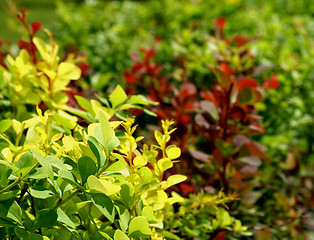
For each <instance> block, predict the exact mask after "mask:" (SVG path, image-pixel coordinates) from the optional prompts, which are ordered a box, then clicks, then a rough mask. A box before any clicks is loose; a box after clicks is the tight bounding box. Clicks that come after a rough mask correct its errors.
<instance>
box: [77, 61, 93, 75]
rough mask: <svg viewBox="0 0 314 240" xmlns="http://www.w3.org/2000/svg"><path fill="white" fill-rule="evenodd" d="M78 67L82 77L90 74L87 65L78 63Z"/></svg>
mask: <svg viewBox="0 0 314 240" xmlns="http://www.w3.org/2000/svg"><path fill="white" fill-rule="evenodd" d="M78 67H79V68H80V69H81V72H82V76H86V75H87V74H88V72H90V70H91V68H90V66H89V65H88V63H79V64H78Z"/></svg>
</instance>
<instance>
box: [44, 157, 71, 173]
mask: <svg viewBox="0 0 314 240" xmlns="http://www.w3.org/2000/svg"><path fill="white" fill-rule="evenodd" d="M46 159H47V161H48V162H49V163H50V164H51V166H53V167H55V168H57V169H59V170H61V169H62V170H71V169H72V167H71V166H70V165H68V164H65V163H64V162H63V161H62V160H61V159H59V158H57V157H55V156H47V157H46Z"/></svg>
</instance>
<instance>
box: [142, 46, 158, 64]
mask: <svg viewBox="0 0 314 240" xmlns="http://www.w3.org/2000/svg"><path fill="white" fill-rule="evenodd" d="M140 50H141V52H143V53H145V56H144V61H145V62H148V61H149V60H150V59H151V58H152V57H153V56H155V49H153V48H150V49H148V48H140Z"/></svg>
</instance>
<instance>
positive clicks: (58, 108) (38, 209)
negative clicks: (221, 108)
mask: <svg viewBox="0 0 314 240" xmlns="http://www.w3.org/2000/svg"><path fill="white" fill-rule="evenodd" d="M21 14H22V16H21V20H22V22H23V23H25V22H24V19H25V12H24V11H21ZM25 25H26V24H25ZM33 25H34V24H32V26H33ZM38 26H39V25H38ZM32 34H33V33H32ZM32 34H31V36H32ZM51 39H52V37H51ZM33 43H34V45H32V44H33ZM29 46H34V49H31V50H30V49H28V50H29V51H27V50H25V49H24V48H28V47H29ZM35 47H36V48H37V49H38V52H39V53H38V52H37V50H36V49H35ZM55 48H57V46H56V45H54V43H53V41H51V45H48V44H46V43H44V42H43V41H42V40H41V39H39V38H31V41H30V43H26V42H24V43H23V47H22V50H21V51H20V53H19V55H18V57H17V60H16V62H17V63H16V64H15V65H14V66H15V67H12V66H13V64H12V61H13V60H12V59H13V58H12V57H11V56H10V55H8V56H7V58H6V65H5V67H7V69H5V68H4V70H3V72H2V75H3V76H2V78H3V79H5V80H6V83H7V85H8V86H12V85H13V84H12V82H14V81H16V79H15V78H14V77H12V76H19V75H20V74H15V73H16V72H18V73H26V74H25V76H26V77H25V78H24V76H23V78H21V80H22V81H21V82H22V83H21V86H20V88H21V89H20V90H19V91H20V92H19V93H21V94H24V91H28V90H29V89H30V88H31V89H33V90H34V89H35V90H37V91H38V93H41V96H43V97H41V98H40V99H35V100H36V101H35V100H34V99H31V100H30V101H28V100H25V99H21V100H20V103H21V104H26V103H27V104H30V105H36V104H39V103H41V102H44V103H45V104H46V107H47V108H48V110H46V111H44V112H43V111H42V110H41V109H40V108H39V107H38V105H37V107H36V111H37V114H34V113H32V112H29V113H28V115H29V116H31V118H27V119H25V120H24V121H22V122H20V121H18V120H16V119H12V120H11V119H3V120H1V135H0V139H1V145H0V146H1V149H0V152H1V154H0V157H1V159H0V168H1V173H2V174H1V176H2V177H1V182H0V206H1V207H0V209H1V210H0V221H1V227H0V233H1V238H4V239H11V238H14V239H16V238H21V239H64V237H66V238H69V239H130V238H131V239H143V238H151V239H163V237H162V235H163V234H162V229H163V219H164V212H163V209H164V208H165V207H167V206H169V205H172V204H174V203H176V202H178V201H180V200H181V197H180V196H178V195H174V196H172V197H168V195H167V194H166V192H165V190H166V189H167V188H169V187H171V186H173V185H175V184H177V183H180V182H182V181H184V180H185V179H186V177H185V176H182V175H172V176H170V177H169V178H167V179H166V180H164V179H163V175H164V172H165V171H166V170H167V169H169V168H171V167H172V166H173V164H174V162H176V161H177V160H176V159H177V158H179V157H180V149H179V148H177V147H176V146H174V145H167V142H168V141H169V140H170V134H171V133H172V132H173V131H174V130H175V129H172V130H170V126H171V125H172V124H173V122H170V121H164V122H163V132H159V131H156V132H155V135H156V141H157V145H152V146H147V145H145V144H144V145H143V147H142V149H139V148H138V147H137V145H138V142H139V141H141V140H142V139H143V137H137V138H135V137H133V133H134V131H135V130H136V126H133V123H134V120H133V119H132V118H128V119H126V120H125V121H117V120H113V121H109V120H110V119H111V118H112V117H113V116H114V115H115V114H116V113H119V112H120V111H122V110H125V109H129V108H132V107H138V108H142V107H141V106H143V105H147V104H150V103H151V101H147V100H146V99H145V98H144V97H143V96H139V95H134V96H132V97H131V98H128V96H127V95H126V94H125V92H124V91H123V89H122V88H121V87H120V86H117V87H116V88H115V90H114V91H113V92H112V93H111V94H110V95H109V99H108V100H106V99H102V98H100V100H101V101H103V102H105V103H106V104H107V107H104V106H102V105H101V104H100V102H98V101H97V100H91V101H88V100H86V99H84V98H82V97H80V96H77V97H76V98H77V100H78V104H79V106H80V107H82V108H83V109H84V110H86V111H87V112H85V111H82V110H79V109H75V108H70V107H66V105H65V103H66V102H67V101H66V100H67V96H66V95H65V93H64V92H63V91H64V90H66V88H67V85H68V84H69V79H72V78H74V79H78V78H79V77H80V72H79V70H78V68H77V67H76V66H75V65H74V64H72V63H64V62H63V63H60V64H58V61H57V60H56V59H58V56H57V55H56V51H54V49H55ZM47 51H48V52H47ZM48 53H50V54H48ZM38 55H40V56H41V57H42V59H40V60H39V59H38V58H37V57H38ZM29 56H32V57H29ZM11 60H12V61H11ZM22 63H23V64H22ZM64 64H65V65H66V66H65V67H66V70H67V71H65V70H64V69H63V67H62V65H64ZM25 66H27V67H25ZM23 67H24V68H23ZM45 67H47V68H48V67H49V68H48V69H46V68H45ZM20 68H21V70H20V71H19V69H20ZM25 68H26V70H25ZM28 70H29V71H28ZM35 71H38V72H35ZM73 72H74V73H73ZM27 74H33V75H32V78H31V79H32V81H31V83H32V84H34V85H31V86H30V82H28V84H26V83H25V81H26V80H28V78H30V76H28V75H27ZM74 75H75V76H74ZM8 76H10V77H8ZM51 76H54V77H51ZM73 76H74V77H73ZM27 77H28V78H27ZM43 78H44V79H45V80H47V81H48V82H49V81H50V80H54V81H57V80H58V81H59V82H60V83H58V85H56V87H57V90H56V91H52V90H54V89H55V88H53V87H52V86H53V84H51V85H49V84H48V86H51V87H50V88H49V87H48V88H47V89H48V90H51V91H50V92H45V91H44V90H45V89H44V88H43V87H44V86H43V84H38V83H37V82H36V81H39V80H42V79H43ZM24 80H25V81H24ZM43 81H44V80H43ZM14 83H15V82H14ZM36 83H37V84H36ZM53 83H55V82H53ZM39 86H40V88H39ZM36 87H38V88H36ZM58 87H59V88H58ZM13 90H14V89H12V91H13ZM40 91H41V92H40ZM49 93H51V94H49ZM54 93H60V94H62V95H64V96H65V97H64V98H65V100H64V101H62V103H60V102H58V101H56V98H54V97H53V96H54ZM11 94H12V92H10V94H8V95H7V97H8V100H10V101H11V103H12V104H13V103H17V100H16V99H15V98H10V97H11ZM28 94H29V93H28ZM45 96H51V97H52V98H49V99H48V100H47V98H45ZM13 97H15V96H13ZM33 100H34V101H33ZM15 101H16V102H15ZM137 105H138V106H137ZM66 110H68V111H69V112H72V113H76V114H77V115H78V116H80V117H82V118H86V121H85V120H84V121H82V122H79V121H78V117H77V116H75V115H71V114H70V113H69V112H66ZM119 116H121V113H120V115H119ZM119 126H122V127H123V128H124V131H123V130H122V129H119V130H116V131H115V130H114V129H115V128H117V127H119ZM160 155H161V156H160Z"/></svg>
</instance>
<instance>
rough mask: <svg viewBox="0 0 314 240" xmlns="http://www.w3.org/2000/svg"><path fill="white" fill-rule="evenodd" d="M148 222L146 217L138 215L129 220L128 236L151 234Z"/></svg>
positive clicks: (135, 236)
mask: <svg viewBox="0 0 314 240" xmlns="http://www.w3.org/2000/svg"><path fill="white" fill-rule="evenodd" d="M152 234H153V233H152V230H151V229H150V228H149V223H148V220H147V218H146V217H143V216H138V217H135V218H133V219H132V220H131V222H130V225H129V237H132V238H148V237H150V236H151V235H152Z"/></svg>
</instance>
